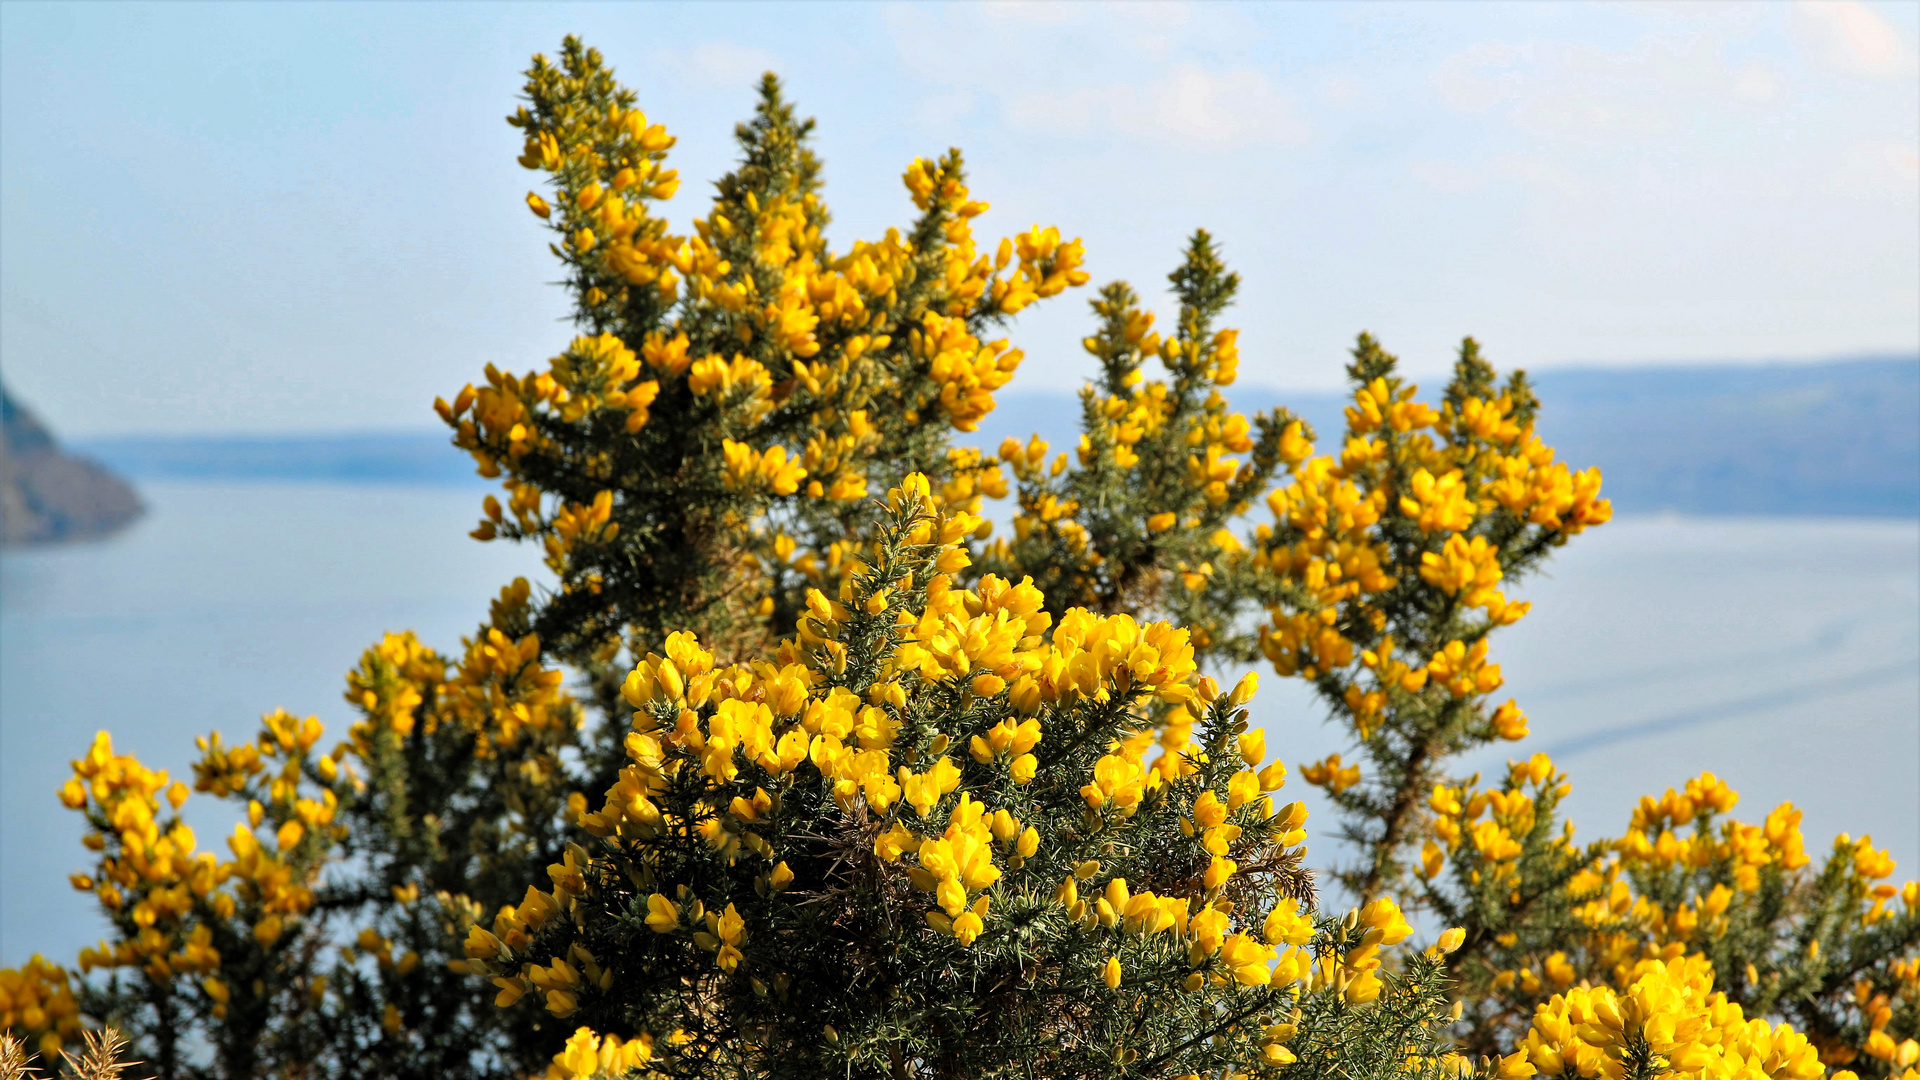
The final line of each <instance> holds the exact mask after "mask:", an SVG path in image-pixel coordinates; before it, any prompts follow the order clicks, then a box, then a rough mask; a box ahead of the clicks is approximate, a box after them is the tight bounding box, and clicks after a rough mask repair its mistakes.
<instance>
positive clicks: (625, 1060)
mask: <svg viewBox="0 0 1920 1080" xmlns="http://www.w3.org/2000/svg"><path fill="white" fill-rule="evenodd" d="M652 1060H653V1037H652V1036H650V1035H646V1034H642V1035H641V1036H640V1037H639V1038H637V1039H630V1040H624V1041H623V1040H622V1039H621V1038H620V1036H618V1035H596V1034H595V1033H594V1031H593V1029H592V1028H584V1027H583V1028H579V1029H578V1030H576V1031H574V1033H573V1034H572V1035H571V1036H570V1037H569V1038H568V1039H567V1045H566V1047H565V1048H563V1049H562V1050H561V1051H560V1052H559V1053H557V1054H555V1055H553V1064H552V1065H549V1066H547V1074H546V1080H594V1078H595V1077H608V1078H615V1077H621V1076H626V1075H627V1074H628V1073H629V1072H631V1071H632V1070H634V1069H638V1068H640V1067H641V1066H643V1065H645V1064H646V1063H647V1062H649V1061H652Z"/></svg>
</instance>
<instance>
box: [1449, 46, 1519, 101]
mask: <svg viewBox="0 0 1920 1080" xmlns="http://www.w3.org/2000/svg"><path fill="white" fill-rule="evenodd" d="M1519 62H1520V53H1519V51H1518V50H1515V49H1513V48H1511V47H1509V46H1507V45H1504V44H1502V43H1500V42H1498V41H1489V42H1485V43H1483V44H1480V45H1475V46H1473V47H1472V48H1470V49H1467V50H1465V51H1464V52H1461V53H1459V54H1457V55H1455V56H1452V57H1449V58H1448V59H1447V60H1446V62H1445V63H1443V64H1441V65H1440V70H1439V71H1437V72H1435V73H1434V76H1433V81H1434V85H1435V86H1436V87H1438V88H1439V90H1440V97H1441V98H1442V99H1443V100H1444V101H1446V103H1447V104H1448V105H1451V106H1453V107H1454V108H1456V109H1458V110H1460V111H1461V112H1467V113H1476V112H1485V111H1486V110H1488V109H1491V108H1493V107H1494V106H1495V105H1499V104H1501V103H1502V102H1504V101H1507V100H1508V99H1510V98H1512V97H1513V95H1514V92H1515V91H1516V90H1518V89H1519V87H1520V83H1521V73H1520V71H1519V69H1518V64H1519Z"/></svg>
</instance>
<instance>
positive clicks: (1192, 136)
mask: <svg viewBox="0 0 1920 1080" xmlns="http://www.w3.org/2000/svg"><path fill="white" fill-rule="evenodd" d="M1007 113H1008V118H1009V119H1011V120H1012V121H1013V122H1014V123H1015V124H1018V125H1021V126H1023V127H1032V128H1046V129H1052V130H1056V131H1061V132H1068V133H1076V134H1090V133H1094V132H1098V131H1100V130H1103V129H1105V130H1112V131H1118V132H1121V133H1123V134H1127V135H1132V136H1137V137H1140V138H1145V139H1150V140H1155V141H1162V142H1166V143H1170V144H1172V145H1175V146H1181V147H1186V148H1189V149H1212V150H1226V149H1234V148H1237V147H1241V146H1249V145H1255V144H1261V143H1281V144H1288V145H1298V144H1300V143H1304V142H1306V141H1307V140H1308V138H1309V137H1310V136H1311V132H1310V131H1309V129H1308V128H1307V125H1306V122H1305V121H1304V120H1302V119H1301V118H1300V116H1299V113H1298V111H1297V110H1296V109H1295V107H1294V105H1293V102H1292V100H1291V99H1289V98H1288V97H1287V96H1286V95H1284V94H1282V93H1280V92H1279V91H1278V90H1276V89H1275V88H1274V87H1273V84H1271V83H1269V82H1268V81H1267V78H1266V76H1265V75H1262V74H1261V73H1260V72H1258V71H1253V70H1250V69H1245V68H1242V69H1239V70H1235V71H1226V72H1221V73H1219V74H1214V73H1211V72H1208V71H1206V70H1205V69H1203V68H1201V67H1200V66H1199V65H1197V64H1191V63H1188V64H1180V65H1178V66H1176V67H1175V68H1174V69H1173V70H1172V71H1170V72H1168V73H1167V74H1166V75H1165V76H1163V77H1162V78H1159V79H1156V80H1154V81H1153V82H1151V83H1148V84H1147V85H1145V86H1130V85H1126V84H1118V85H1112V86H1104V87H1097V88H1096V87H1088V88H1083V89H1079V90H1074V91H1070V92H1068V93H1065V94H1025V95H1022V96H1020V97H1017V98H1014V99H1013V100H1012V101H1010V102H1009V103H1008V106H1007Z"/></svg>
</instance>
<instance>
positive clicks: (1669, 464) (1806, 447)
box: [79, 357, 1920, 517]
mask: <svg viewBox="0 0 1920 1080" xmlns="http://www.w3.org/2000/svg"><path fill="white" fill-rule="evenodd" d="M1536 383H1537V385H1538V386H1539V388H1540V396H1541V399H1542V401H1543V402H1544V405H1543V408H1542V410H1541V414H1540V421H1539V430H1540V434H1541V437H1542V438H1544V439H1545V440H1546V441H1547V442H1548V443H1549V444H1550V445H1552V446H1553V447H1554V448H1555V449H1557V450H1558V451H1559V452H1560V460H1562V461H1567V462H1570V463H1572V464H1574V465H1577V466H1580V467H1583V468H1584V467H1586V466H1588V465H1598V466H1600V468H1601V469H1602V470H1603V471H1604V472H1605V474H1606V493H1607V495H1608V496H1609V497H1611V498H1612V499H1613V501H1614V506H1615V508H1616V509H1617V510H1619V511H1620V512H1623V513H1656V512H1660V511H1668V510H1671V511H1676V512H1680V513H1688V514H1790V515H1809V516H1818V515H1826V516H1869V517H1920V357H1876V358H1868V359H1860V360H1846V361H1835V362H1830V363H1807V364H1750V365H1733V364H1715V365H1694V366H1674V367H1648V368H1611V369H1601V368H1593V369H1561V370H1548V371H1545V372H1541V373H1539V375H1538V376H1537V377H1536ZM1232 389H1233V395H1232V398H1233V402H1234V405H1235V406H1236V407H1238V408H1239V409H1241V410H1243V411H1250V410H1254V409H1265V408H1270V407H1272V406H1274V405H1278V404H1282V403H1284V404H1286V405H1288V406H1290V407H1291V408H1292V409H1293V410H1294V411H1295V412H1297V413H1299V414H1300V415H1302V416H1303V417H1305V418H1306V419H1307V420H1308V421H1309V422H1310V423H1312V424H1313V425H1314V426H1315V427H1316V428H1317V429H1318V431H1319V433H1320V435H1321V437H1322V445H1323V446H1326V440H1327V439H1329V438H1330V437H1331V436H1332V435H1333V434H1334V433H1335V432H1337V431H1338V430H1339V429H1340V426H1341V424H1342V422H1343V421H1342V418H1341V409H1342V407H1343V406H1344V405H1345V403H1346V401H1345V398H1344V397H1343V396H1341V395H1336V394H1332V393H1327V392H1315V393H1292V392H1286V391H1278V390H1273V389H1270V388H1264V387H1252V386H1236V387H1233V388H1232ZM1423 389H1424V390H1426V391H1429V392H1432V391H1435V390H1437V389H1438V388H1437V386H1434V385H1427V386H1423ZM999 398H1000V404H999V407H998V408H997V409H995V410H994V412H993V413H991V414H989V415H988V417H987V418H986V420H985V421H983V422H982V424H981V426H980V430H979V431H978V432H976V433H975V434H974V435H973V436H971V437H968V436H961V437H960V441H961V442H963V443H973V444H975V445H979V446H982V447H986V448H992V447H995V446H998V445H999V444H1000V441H1001V440H1002V439H1004V438H1006V437H1007V436H1009V435H1013V436H1016V437H1018V438H1021V439H1025V438H1026V437H1027V436H1028V435H1031V434H1033V433H1035V432H1038V433H1040V434H1041V436H1042V437H1043V438H1047V439H1049V440H1051V441H1053V442H1054V443H1056V444H1057V445H1059V446H1060V448H1061V449H1068V448H1070V447H1071V445H1072V443H1073V441H1074V440H1075V439H1076V438H1077V436H1078V431H1079V417H1080V403H1079V399H1078V397H1077V395H1075V394H1073V393H1071V392H1068V391H1045V390H1025V391H1022V390H1013V391H1008V392H1004V393H1002V394H1001V395H999ZM79 445H81V446H82V447H83V448H84V449H85V450H86V451H87V452H89V453H91V454H93V455H94V456H95V457H97V458H99V459H100V460H102V461H104V462H106V463H107V464H108V465H110V466H112V467H113V468H115V469H118V470H120V471H121V472H123V473H125V474H127V475H129V476H134V477H143V478H153V479H179V480H273V481H330V482H340V483H405V484H434V485H441V484H476V485H477V484H481V483H484V481H481V480H479V479H478V478H476V477H475V476H474V475H473V470H472V466H471V463H470V462H469V460H468V458H467V456H466V455H465V454H463V453H460V452H459V451H457V450H455V449H453V448H452V447H450V446H449V445H447V436H446V435H445V434H443V433H420V434H413V433H374V434H361V435H338V436H299V437H291V438H276V437H266V436H260V437H252V436H222V437H175V436H165V437H163V436H130V437H121V438H111V439H92V440H87V441H85V442H83V443H80V444H79Z"/></svg>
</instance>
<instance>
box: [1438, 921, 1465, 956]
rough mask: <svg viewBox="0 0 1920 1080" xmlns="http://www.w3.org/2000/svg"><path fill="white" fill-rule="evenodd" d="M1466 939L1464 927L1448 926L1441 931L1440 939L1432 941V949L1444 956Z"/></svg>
mask: <svg viewBox="0 0 1920 1080" xmlns="http://www.w3.org/2000/svg"><path fill="white" fill-rule="evenodd" d="M1466 940H1467V932H1466V930H1465V929H1464V928H1462V927H1458V926H1454V927H1449V928H1448V929H1446V930H1443V931H1441V933H1440V939H1439V940H1438V941H1435V942H1434V943H1433V949H1434V952H1435V953H1436V954H1438V955H1440V956H1445V955H1446V954H1448V953H1450V952H1453V951H1454V950H1456V949H1458V948H1459V947H1460V946H1461V944H1462V943H1463V942H1465V941H1466Z"/></svg>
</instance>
